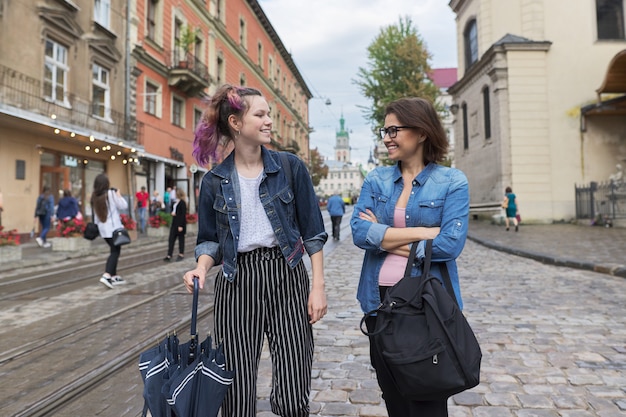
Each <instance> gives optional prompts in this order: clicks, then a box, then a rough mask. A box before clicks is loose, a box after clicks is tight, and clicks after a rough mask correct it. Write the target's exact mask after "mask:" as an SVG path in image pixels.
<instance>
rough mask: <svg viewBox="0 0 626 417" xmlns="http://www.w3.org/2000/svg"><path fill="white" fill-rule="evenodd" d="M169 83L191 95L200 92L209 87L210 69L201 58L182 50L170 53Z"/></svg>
mask: <svg viewBox="0 0 626 417" xmlns="http://www.w3.org/2000/svg"><path fill="white" fill-rule="evenodd" d="M170 58H171V59H170V67H169V74H168V84H169V86H170V87H174V88H176V89H178V90H180V91H181V92H183V93H184V94H186V95H187V96H189V97H194V96H197V95H199V94H200V92H202V91H203V90H204V89H206V88H209V85H210V84H211V81H210V79H209V70H208V68H207V66H206V65H204V64H203V63H202V62H201V61H200V60H199V59H197V58H196V57H195V56H193V55H192V54H190V53H184V52H183V51H180V50H175V51H172V53H171V54H170Z"/></svg>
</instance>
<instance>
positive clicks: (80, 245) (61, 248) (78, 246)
mask: <svg viewBox="0 0 626 417" xmlns="http://www.w3.org/2000/svg"><path fill="white" fill-rule="evenodd" d="M50 243H52V250H53V251H54V252H86V251H88V250H89V249H90V248H91V241H89V240H87V239H85V238H84V237H82V236H77V237H56V238H53V239H50Z"/></svg>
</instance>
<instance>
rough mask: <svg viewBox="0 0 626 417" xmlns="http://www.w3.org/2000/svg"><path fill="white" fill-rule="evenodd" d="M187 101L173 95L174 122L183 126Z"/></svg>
mask: <svg viewBox="0 0 626 417" xmlns="http://www.w3.org/2000/svg"><path fill="white" fill-rule="evenodd" d="M184 111H185V102H184V101H183V100H181V99H180V98H178V97H172V124H173V125H176V126H179V127H183V119H184V116H185V115H184Z"/></svg>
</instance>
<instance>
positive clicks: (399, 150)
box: [383, 113, 425, 161]
mask: <svg viewBox="0 0 626 417" xmlns="http://www.w3.org/2000/svg"><path fill="white" fill-rule="evenodd" d="M389 126H405V124H404V123H402V122H400V121H399V120H398V117H397V116H396V115H395V114H393V113H389V114H388V115H387V116H385V127H386V128H388V127H389ZM424 139H425V137H424V135H421V134H420V133H419V132H418V129H416V128H399V129H398V133H397V136H396V137H395V138H391V137H389V135H388V134H387V135H385V138H384V139H383V143H384V144H385V146H386V147H387V151H388V152H389V159H391V160H393V161H408V160H410V159H413V158H417V159H418V160H421V158H422V151H423V147H424V145H423V144H424Z"/></svg>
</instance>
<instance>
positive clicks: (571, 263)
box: [467, 233, 626, 278]
mask: <svg viewBox="0 0 626 417" xmlns="http://www.w3.org/2000/svg"><path fill="white" fill-rule="evenodd" d="M467 238H468V239H470V240H472V241H474V242H476V243H478V244H480V245H483V246H485V247H488V248H491V249H495V250H497V251H500V252H506V253H510V254H512V255H516V256H521V257H524V258H530V259H534V260H535V261H538V262H541V263H544V264H548V265H555V266H565V267H567V268H574V269H583V270H586V271H592V272H598V273H601V274H607V275H612V276H616V277H621V278H626V265H618V264H612V265H603V264H595V263H593V262H585V261H577V260H574V259H567V258H557V257H554V256H550V255H546V254H543V253H539V252H533V251H528V250H523V249H515V248H511V247H508V246H503V245H500V244H498V243H495V242H494V241H491V240H487V239H483V238H480V237H476V236H472V235H471V234H470V233H468V234H467Z"/></svg>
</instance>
